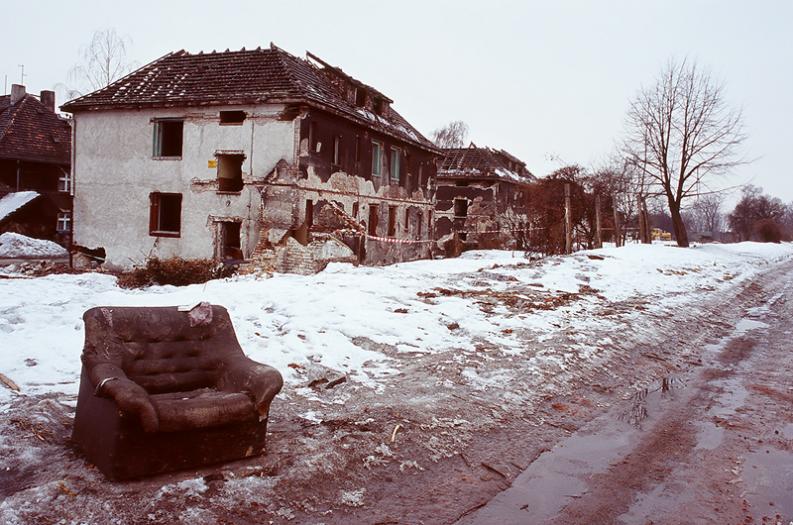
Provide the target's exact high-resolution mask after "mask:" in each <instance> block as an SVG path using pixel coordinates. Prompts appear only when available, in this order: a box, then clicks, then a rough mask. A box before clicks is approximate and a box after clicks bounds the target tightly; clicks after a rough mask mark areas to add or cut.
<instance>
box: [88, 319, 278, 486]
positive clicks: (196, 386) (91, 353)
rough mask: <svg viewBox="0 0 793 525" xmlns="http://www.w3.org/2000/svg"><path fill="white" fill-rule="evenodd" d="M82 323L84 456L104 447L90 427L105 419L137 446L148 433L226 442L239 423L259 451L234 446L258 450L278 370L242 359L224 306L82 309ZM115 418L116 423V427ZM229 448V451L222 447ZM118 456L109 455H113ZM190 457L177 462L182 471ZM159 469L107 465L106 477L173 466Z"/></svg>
mask: <svg viewBox="0 0 793 525" xmlns="http://www.w3.org/2000/svg"><path fill="white" fill-rule="evenodd" d="M83 319H84V320H85V346H84V348H83V355H82V360H83V377H82V379H81V390H80V397H79V399H78V406H77V415H76V417H75V430H74V441H75V442H76V443H78V444H79V445H80V446H81V448H82V449H83V451H84V452H86V454H87V455H89V457H90V456H91V453H90V451H89V450H87V449H88V448H91V447H93V446H97V444H99V445H100V446H104V445H105V444H106V441H107V440H106V439H104V438H102V437H101V432H102V430H101V429H97V428H95V426H96V425H94V423H96V422H95V421H93V419H102V418H106V419H108V420H109V423H107V424H112V425H113V426H114V427H115V428H116V430H117V431H118V429H119V428H126V430H125V431H126V432H128V433H129V434H130V435H136V436H138V437H137V438H136V439H140V440H141V441H142V442H145V440H146V439H147V438H145V435H146V434H148V435H151V436H152V437H151V438H149V439H152V440H154V439H156V438H155V437H154V435H158V434H159V435H163V434H170V436H168V437H163V438H162V440H161V441H162V442H166V441H167V442H168V443H171V442H173V443H181V442H182V441H184V440H188V441H189V440H195V439H196V437H195V436H194V435H192V434H190V433H191V432H204V434H205V435H206V436H216V435H223V434H224V433H225V432H227V431H231V430H230V429H232V428H233V426H234V425H238V426H240V427H241V428H242V427H244V428H246V429H247V430H246V434H247V436H248V438H247V439H248V440H250V439H251V436H254V435H255V436H257V437H256V440H257V441H256V445H255V446H252V447H250V446H249V447H246V448H245V449H240V450H244V455H250V454H251V453H253V452H252V451H255V450H259V451H260V450H261V449H263V443H264V428H266V420H267V416H268V413H269V407H270V402H271V401H272V399H273V397H274V396H275V395H276V394H277V393H278V391H279V390H280V389H281V386H282V383H283V382H282V379H281V375H280V374H279V373H278V371H277V370H275V369H273V368H272V367H269V366H266V365H263V364H260V363H257V362H255V361H252V360H250V359H248V358H247V357H246V356H245V355H244V353H243V352H242V349H241V348H240V345H239V342H238V341H237V338H236V335H235V333H234V328H233V326H232V324H231V319H230V318H229V315H228V312H227V311H226V309H225V308H223V307H221V306H217V305H209V304H206V303H202V304H201V305H200V306H198V307H196V308H194V309H193V310H192V311H190V312H180V311H179V310H178V309H177V307H146V308H136V307H98V308H92V309H90V310H88V311H87V312H85V314H84V316H83ZM106 403H110V405H107V407H106ZM92 412H94V413H95V414H92ZM95 415H100V416H101V417H98V418H94V416H95ZM114 417H115V418H121V419H119V420H118V421H115V422H113V421H114V419H113V418H114ZM257 425H258V426H257ZM227 429H228V430H227ZM121 437H122V438H123V436H121ZM125 439H126V441H125ZM207 439H209V438H207ZM212 439H221V438H212ZM226 439H228V438H226ZM120 441H121V442H122V444H123V443H127V442H130V440H129V439H127V438H123V439H121V440H120ZM221 441H222V440H221ZM245 442H246V440H245V439H243V440H241V441H240V442H239V443H237V444H236V446H237V447H241V446H242V443H245ZM219 445H220V442H219ZM119 446H121V445H119ZM124 446H126V445H124ZM169 446H170V445H169ZM174 446H175V445H174ZM122 448H123V447H122ZM234 448H235V447H234V446H233V445H232V446H228V444H227V449H234ZM144 449H145V447H144ZM205 449H206V444H204V445H201V454H202V457H204V456H206V455H207V451H206V450H205ZM119 450H120V449H119ZM135 450H138V449H135ZM141 450H143V449H141ZM186 450H188V451H189V447H188V448H187V449H186V448H185V445H184V444H181V445H179V446H178V448H177V449H176V450H171V451H170V452H169V455H170V456H174V455H176V456H179V454H182V455H184V454H185V453H186V452H185V451H186ZM116 452H117V451H116ZM116 452H113V453H112V454H110V456H113V457H116V456H115V455H114V454H115V453H116ZM223 454H226V455H228V450H226V451H225V452H224V453H223ZM223 454H221V455H223ZM210 455H211V454H210ZM105 456H107V454H105ZM105 456H102V457H100V458H99V461H95V463H96V464H97V466H99V467H100V469H102V468H103V465H102V464H100V463H102V462H103V461H104V463H107V462H108V461H110V460H109V459H107V457H105ZM110 456H108V457H110ZM116 459H118V458H117V457H116ZM194 459H195V458H193V459H190V458H188V459H185V460H184V461H181V467H183V466H184V465H186V464H188V463H190V462H191V461H193V460H194ZM201 462H208V460H207V459H206V458H205V457H204V459H203V460H202V461H201ZM111 463H112V462H111ZM165 464H167V465H171V463H169V462H168V461H165V463H163V465H165ZM158 465H159V464H158ZM163 465H159V466H156V467H152V468H148V467H147V468H145V469H143V470H141V469H137V470H136V469H135V468H132V469H131V470H123V471H120V470H118V469H115V470H114V467H112V466H108V465H105V467H106V468H104V469H103V470H104V471H105V472H106V474H108V475H109V476H111V477H120V478H123V477H129V476H128V475H127V474H129V473H130V472H139V473H142V474H145V473H148V472H150V471H152V470H157V471H162V470H163V469H164V470H170V469H171V466H172V465H171V466H167V465H166V466H165V467H163ZM176 468H180V467H176ZM124 473H126V474H124Z"/></svg>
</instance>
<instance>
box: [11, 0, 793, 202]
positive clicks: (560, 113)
mask: <svg viewBox="0 0 793 525" xmlns="http://www.w3.org/2000/svg"><path fill="white" fill-rule="evenodd" d="M3 17H4V18H5V19H6V20H7V21H9V22H10V23H6V24H4V29H3V32H2V33H0V50H2V51H1V52H0V81H2V77H3V75H8V77H9V84H10V83H11V82H18V81H19V68H18V67H17V65H18V64H24V65H25V74H26V78H25V84H27V86H28V89H29V91H33V92H38V91H39V90H41V89H48V88H52V87H53V86H54V85H55V84H56V83H58V82H63V81H65V80H66V79H67V73H68V70H69V69H70V68H71V66H72V65H74V64H75V63H76V62H77V61H78V60H79V50H80V47H81V46H84V45H85V44H87V43H88V41H89V40H90V38H91V34H92V32H93V31H94V30H96V29H101V28H106V27H113V28H115V29H116V30H117V31H118V32H119V33H120V34H122V35H128V36H129V37H130V38H131V39H132V45H131V47H130V50H129V51H130V53H129V54H130V58H131V59H133V60H135V61H137V62H138V63H140V64H144V63H146V62H148V61H151V60H153V59H155V58H157V57H159V56H161V55H163V54H165V53H167V52H169V51H175V50H178V49H187V50H188V51H199V50H205V51H209V50H212V49H218V50H224V49H226V48H231V49H239V48H241V47H243V46H245V47H247V48H251V47H257V46H266V45H269V43H270V42H271V41H272V42H274V43H276V44H277V45H279V46H280V47H282V48H285V49H286V50H288V51H290V52H292V53H294V54H297V55H303V53H304V52H305V50H310V51H312V52H314V53H316V54H317V55H319V56H320V57H322V58H324V59H325V60H327V61H328V62H331V63H333V64H336V65H339V66H340V67H342V68H343V69H344V70H345V71H346V72H348V73H350V74H352V75H353V76H355V77H357V78H359V79H360V80H363V81H364V82H366V83H368V84H371V85H373V86H375V87H377V88H378V89H379V90H381V91H383V92H384V93H385V94H387V95H389V96H390V97H391V98H393V99H394V100H395V104H394V106H395V107H396V109H397V110H398V111H400V112H401V113H402V114H403V115H404V116H405V117H406V118H407V119H408V120H409V121H410V122H411V123H413V124H414V125H415V126H416V127H417V128H419V130H420V131H422V132H423V133H425V134H429V133H430V132H431V131H432V130H433V129H435V128H437V127H439V126H441V125H443V124H444V123H446V122H448V121H450V120H457V119H460V120H464V121H466V122H467V123H468V125H469V126H470V128H471V136H470V139H471V140H473V141H474V142H476V143H477V144H478V145H488V146H493V147H499V148H504V149H507V150H508V151H510V152H512V153H514V154H515V155H517V156H519V157H520V158H522V159H523V160H525V161H526V163H527V164H528V166H529V169H530V170H532V171H533V172H534V173H535V174H537V175H545V174H547V173H549V172H550V171H552V170H553V169H554V168H556V167H558V166H559V164H560V162H564V163H574V162H575V163H580V164H583V165H587V166H591V165H593V164H594V165H596V164H598V163H599V162H601V161H602V160H603V159H605V157H606V156H607V155H608V154H609V152H610V151H612V150H613V148H614V145H615V143H616V142H617V141H618V140H619V138H620V136H621V134H622V131H623V122H624V115H625V111H626V109H627V106H628V101H629V99H630V98H631V97H632V96H633V95H634V94H635V93H636V91H637V90H638V88H639V87H640V86H641V85H642V84H648V83H651V82H652V81H653V79H654V77H655V75H656V74H657V72H658V71H659V69H660V68H661V67H662V65H663V64H664V63H665V62H666V61H667V60H668V59H669V58H670V57H673V56H674V57H679V58H680V57H688V58H689V59H695V60H697V61H698V62H699V63H700V64H701V65H703V66H706V67H707V68H709V69H710V70H711V71H712V72H713V73H714V75H715V76H716V77H717V78H719V79H721V80H722V81H723V82H724V83H725V85H726V93H727V96H728V98H729V100H730V102H731V103H732V104H733V105H734V106H737V107H743V109H744V115H745V121H746V125H747V131H748V134H749V140H748V141H747V142H746V145H745V148H744V150H745V154H746V157H747V158H756V159H757V160H756V161H755V162H753V163H751V164H749V165H746V166H741V167H739V168H737V169H736V170H735V174H734V175H733V176H731V177H729V178H728V179H725V180H724V182H723V185H725V186H727V185H733V184H740V183H744V182H752V183H754V184H758V185H760V186H763V187H764V188H765V190H766V191H767V192H769V193H771V194H774V195H776V196H778V197H781V198H782V199H784V200H785V201H793V180H791V177H792V176H793V170H791V168H790V160H789V158H788V155H789V154H790V152H791V146H793V126H792V125H791V120H792V119H793V1H789V0H779V1H755V2H739V1H696V2H695V1H690V0H680V1H671V0H668V1H657V2H649V1H641V2H639V1H610V2H594V1H592V2H585V1H579V2H574V1H553V2H552V1H543V2H517V1H516V2H506V1H503V2H500V1H495V0H489V1H485V0H481V1H478V2H463V1H457V2H432V1H429V0H424V1H416V2H414V1H400V2H376V3H374V2H346V1H337V2H327V1H320V2H313V1H301V2H271V1H261V0H260V1H256V2H244V3H243V2H241V3H236V2H231V1H222V2H198V1H194V2H176V1H168V2H165V1H160V2H146V1H136V2H123V3H122V2H119V3H114V2H108V1H106V0H105V1H102V2H90V1H80V0H73V1H71V2H57V3H56V2H35V1H28V2H11V3H9V5H5V6H4V8H3ZM61 102H63V101H60V100H59V101H58V103H59V104H60V103H61ZM730 200H734V197H733V198H731V199H730Z"/></svg>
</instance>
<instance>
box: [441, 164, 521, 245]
mask: <svg viewBox="0 0 793 525" xmlns="http://www.w3.org/2000/svg"><path fill="white" fill-rule="evenodd" d="M455 201H462V205H460V204H456V202H455ZM527 218H528V215H527V213H526V202H525V199H523V198H521V192H520V189H519V188H518V186H517V185H514V184H509V183H507V182H504V181H497V180H492V179H483V180H475V179H474V180H468V179H465V180H455V179H448V178H441V179H438V181H437V189H436V193H435V240H436V241H437V248H438V249H439V250H441V251H442V252H443V253H446V254H447V256H452V255H456V254H458V253H459V251H460V250H461V249H475V248H479V249H487V248H510V249H515V248H518V249H519V248H522V239H523V236H522V233H521V230H522V229H523V228H525V224H526V221H527Z"/></svg>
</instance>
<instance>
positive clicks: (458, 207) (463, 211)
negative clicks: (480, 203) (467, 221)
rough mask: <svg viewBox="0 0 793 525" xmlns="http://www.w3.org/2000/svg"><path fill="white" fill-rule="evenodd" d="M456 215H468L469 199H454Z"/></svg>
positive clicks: (458, 216) (459, 216)
mask: <svg viewBox="0 0 793 525" xmlns="http://www.w3.org/2000/svg"><path fill="white" fill-rule="evenodd" d="M454 216H455V217H457V218H464V217H467V216H468V200H467V199H454Z"/></svg>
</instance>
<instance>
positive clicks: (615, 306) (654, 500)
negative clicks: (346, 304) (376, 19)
mask: <svg viewBox="0 0 793 525" xmlns="http://www.w3.org/2000/svg"><path fill="white" fill-rule="evenodd" d="M596 263H597V261H590V260H589V259H586V261H585V264H593V265H594V264H596ZM532 268H533V267H532V266H531V265H528V266H527V269H528V270H531V269H532ZM687 271H691V272H698V271H700V269H697V268H689V269H687ZM491 273H492V272H491ZM584 277H585V275H583V274H582V279H583V278H584ZM457 278H459V279H461V280H463V279H465V280H469V281H471V282H472V283H474V282H475V283H480V282H481V283H482V285H483V286H482V289H483V290H487V289H488V285H489V284H490V283H492V282H494V280H495V279H498V278H500V276H499V275H490V274H489V273H488V272H473V273H471V274H470V275H468V274H464V275H460V276H458V277H457ZM670 278H673V277H670ZM731 278H732V277H731V276H730V275H728V274H726V273H725V275H724V279H725V282H730V281H729V279H731ZM499 282H503V281H499ZM506 283H507V286H506V287H505V289H504V290H502V291H500V292H499V293H498V294H492V293H491V294H490V295H487V294H484V293H483V294H480V295H479V296H477V300H478V301H479V302H480V304H481V308H482V309H484V310H493V309H499V310H500V311H501V310H503V311H505V312H507V313H511V314H514V315H522V314H525V313H526V309H527V308H528V307H527V305H526V303H525V302H521V301H516V300H514V299H515V297H522V296H526V295H527V294H530V293H532V291H531V290H530V288H531V286H527V285H525V284H521V283H520V282H517V281H506ZM791 283H793V261H787V262H783V263H781V264H779V265H776V266H774V265H769V266H768V270H767V271H765V272H763V273H761V274H759V276H758V277H757V278H756V279H754V280H753V281H752V282H749V281H742V282H740V283H738V284H733V285H732V286H729V287H726V288H725V289H723V291H722V290H720V291H719V292H718V293H716V292H713V290H712V289H711V290H710V291H709V289H708V288H707V287H700V288H697V289H696V290H688V291H681V292H677V293H679V294H680V295H679V297H685V299H686V300H685V301H675V302H673V303H664V301H665V299H666V298H667V297H666V296H635V297H632V298H630V299H629V300H626V301H618V302H610V301H605V300H603V299H601V298H598V296H597V290H593V289H589V288H582V289H583V290H585V292H582V293H579V294H577V295H575V296H574V297H570V298H568V299H569V302H568V303H566V306H564V307H563V310H564V315H563V316H561V317H560V323H561V325H560V328H559V330H557V331H555V332H554V335H553V336H548V337H539V336H537V335H536V334H531V333H525V334H524V333H520V334H516V335H517V336H518V337H521V340H522V341H523V343H524V345H525V351H524V352H522V353H520V354H516V353H514V352H510V351H508V349H505V348H502V347H501V346H499V345H498V344H496V343H494V342H493V341H489V340H485V339H482V338H479V339H476V340H474V341H473V342H474V343H475V345H473V346H474V348H469V349H464V348H452V349H449V350H444V351H438V352H434V353H423V354H422V353H415V354H410V355H409V356H408V357H404V356H405V354H404V353H402V354H400V353H399V352H396V350H395V349H391V348H387V347H382V348H378V350H379V351H381V352H383V353H387V354H393V355H394V357H395V359H396V358H399V359H400V370H399V373H398V374H397V375H394V376H392V377H391V378H390V379H388V380H387V381H384V382H382V383H381V386H380V387H378V388H370V387H366V386H365V385H363V384H361V383H359V382H356V381H348V382H345V383H342V384H340V385H338V386H336V387H334V388H332V389H325V388H322V389H311V388H302V389H293V390H294V391H292V392H284V393H282V395H280V396H279V398H277V400H276V403H274V404H273V410H272V412H271V414H274V415H273V416H272V417H271V421H270V426H269V428H268V430H269V431H271V435H270V437H269V438H268V439H269V441H268V453H267V454H266V455H265V456H261V457H258V458H252V459H249V460H244V461H239V462H234V463H230V464H226V465H220V466H208V467H206V468H202V469H197V470H193V471H186V472H179V473H173V474H167V475H163V476H158V477H155V478H151V479H146V480H141V481H134V482H128V483H108V482H107V481H106V480H104V478H103V477H102V476H101V474H99V473H98V472H97V471H96V470H95V469H93V468H92V467H90V466H89V465H87V464H86V462H85V461H84V459H83V458H82V457H81V456H80V455H79V454H77V453H76V452H75V451H74V448H73V447H72V446H71V443H70V440H69V434H70V431H71V426H72V418H73V413H74V408H73V407H74V401H75V400H74V399H72V398H69V397H68V396H64V395H60V394H47V395H30V396H18V397H16V398H15V399H14V401H13V403H12V406H11V408H10V410H8V411H6V412H5V413H0V523H4V522H5V523H9V524H14V525H16V524H19V525H23V524H29V523H35V524H47V523H52V524H55V523H64V522H67V523H71V522H76V523H80V522H85V523H112V522H115V523H146V524H160V523H162V524H165V523H167V524H176V523H183V524H191V525H193V524H216V523H223V524H234V525H247V524H262V523H265V524H266V523H312V524H319V523H324V524H326V525H331V524H350V523H356V524H357V523H361V524H374V523H377V524H411V525H412V524H416V525H419V524H449V523H455V522H460V523H485V524H487V523H520V524H523V523H526V524H533V523H543V522H546V523H554V522H555V523H565V524H575V523H584V524H590V523H637V524H646V523H743V522H744V521H745V520H746V519H747V518H751V519H753V520H754V523H763V521H762V520H763V518H764V517H765V518H767V519H766V521H765V523H775V522H780V523H785V524H786V525H787V523H788V521H790V520H791V519H793V503H792V501H791V496H790V494H793V485H791V479H790V475H791V474H790V473H793V463H791V458H793V453H792V452H791V449H793V410H791V409H792V408H793V373H791V372H793V360H791V359H789V358H788V355H789V354H790V350H791V347H790V344H789V341H790V339H791V337H790V336H791V330H793V328H789V327H788V324H790V323H789V320H790V319H791V318H793V284H791ZM583 284H586V281H582V285H583ZM428 292H429V291H428ZM535 293H536V292H535ZM429 295H431V294H429V293H427V294H424V296H427V297H425V300H428V301H432V300H436V299H433V297H428V296H429ZM568 295H569V294H568ZM667 295H668V294H667ZM582 301H591V305H593V306H592V307H591V308H588V309H586V310H579V309H578V308H577V306H576V304H577V302H582ZM669 304H671V306H670V305H669ZM552 307H554V308H562V307H560V306H559V305H552ZM582 312H583V313H582ZM395 315H399V314H395ZM450 330H451V328H450ZM354 342H355V344H356V345H359V346H361V347H362V348H370V347H373V345H377V343H375V342H374V341H371V340H368V339H365V338H359V339H356V340H355V341H354ZM381 346H382V345H381ZM537 355H543V356H545V357H546V358H551V359H546V360H545V361H546V362H550V363H554V366H553V368H550V369H548V370H544V371H543V372H542V373H538V371H537V369H536V367H533V366H532V365H531V358H532V356H537ZM400 356H401V357H400ZM472 370H475V371H476V375H475V377H477V378H480V379H486V380H487V382H485V383H484V384H480V383H479V382H477V381H470V380H469V379H470V377H467V376H466V374H469V373H470V372H471V371H472ZM777 514H778V515H779V517H778V516H777ZM64 520H65V521H64ZM769 520H770V521H769ZM784 520H787V521H784ZM749 523H752V521H749Z"/></svg>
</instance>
